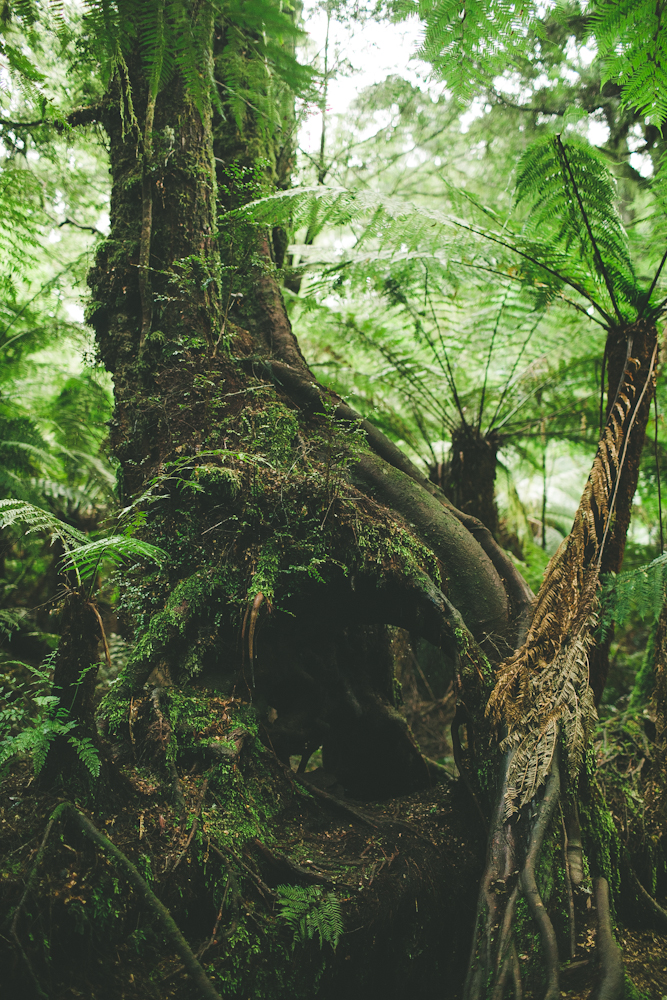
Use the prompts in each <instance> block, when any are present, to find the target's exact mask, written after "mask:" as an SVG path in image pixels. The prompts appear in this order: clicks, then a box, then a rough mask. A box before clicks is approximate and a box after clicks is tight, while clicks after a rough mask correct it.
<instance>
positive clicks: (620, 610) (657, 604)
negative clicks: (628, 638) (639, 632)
mask: <svg viewBox="0 0 667 1000" xmlns="http://www.w3.org/2000/svg"><path fill="white" fill-rule="evenodd" d="M666 594H667V553H665V554H664V555H661V556H658V557H657V559H654V560H653V561H652V562H650V563H648V565H646V566H639V567H638V568H637V569H633V570H628V571H627V572H626V573H619V574H618V575H617V576H614V575H609V576H607V577H605V579H604V580H603V585H602V594H601V596H600V634H601V639H602V640H604V638H605V636H606V635H607V634H608V631H609V629H610V628H611V627H612V625H613V624H616V625H623V624H624V623H625V622H626V621H627V620H628V618H629V617H630V615H631V614H633V613H634V614H639V615H640V617H641V618H643V619H648V620H649V621H650V622H655V621H657V619H658V616H659V615H660V611H661V609H662V606H663V603H664V601H665V595H666Z"/></svg>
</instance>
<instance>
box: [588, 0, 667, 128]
mask: <svg viewBox="0 0 667 1000" xmlns="http://www.w3.org/2000/svg"><path fill="white" fill-rule="evenodd" d="M592 24H593V30H594V32H595V35H596V39H597V44H598V52H599V56H600V59H601V60H602V67H603V76H602V83H603V84H604V83H606V82H607V81H608V80H614V81H616V82H618V83H619V84H620V86H621V90H622V101H623V103H624V104H625V105H626V106H627V107H632V108H636V109H637V111H639V112H640V114H642V115H643V116H645V117H646V119H647V121H648V122H649V123H651V124H653V125H656V126H657V127H658V128H661V127H662V125H663V124H664V122H665V121H666V120H667V5H665V3H664V2H663V0H658V2H657V3H656V2H655V0H598V2H597V3H596V4H595V7H594V10H593V13H592Z"/></svg>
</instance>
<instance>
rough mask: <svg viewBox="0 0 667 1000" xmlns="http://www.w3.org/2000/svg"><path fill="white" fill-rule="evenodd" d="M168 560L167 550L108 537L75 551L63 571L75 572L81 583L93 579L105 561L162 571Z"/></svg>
mask: <svg viewBox="0 0 667 1000" xmlns="http://www.w3.org/2000/svg"><path fill="white" fill-rule="evenodd" d="M167 559H168V555H167V553H166V552H165V551H164V549H160V548H158V547H157V546H156V545H150V544H149V543H148V542H143V541H141V540H140V539H139V538H131V537H129V536H128V535H108V536H107V537H106V538H99V539H97V541H94V542H87V543H86V544H85V545H81V546H79V547H78V548H76V549H72V550H71V551H70V552H68V554H67V555H66V556H65V557H64V558H63V560H62V561H61V563H60V568H61V570H62V571H63V572H67V571H68V570H74V571H75V573H76V574H77V576H78V577H79V579H80V580H81V581H82V582H84V583H85V582H87V581H89V580H90V579H91V578H92V577H94V575H95V573H96V572H97V569H98V567H99V565H100V563H101V562H102V561H103V560H106V561H107V562H108V563H109V564H110V565H111V566H121V565H122V564H123V563H126V562H128V561H130V560H132V561H135V562H153V563H155V564H156V565H157V566H159V567H162V566H164V564H165V563H166V561H167Z"/></svg>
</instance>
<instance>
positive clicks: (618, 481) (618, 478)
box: [597, 343, 658, 570]
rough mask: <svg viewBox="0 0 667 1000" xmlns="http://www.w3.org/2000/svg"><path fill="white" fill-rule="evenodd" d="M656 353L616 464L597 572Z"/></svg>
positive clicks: (656, 351)
mask: <svg viewBox="0 0 667 1000" xmlns="http://www.w3.org/2000/svg"><path fill="white" fill-rule="evenodd" d="M657 353H658V345H657V343H656V345H655V347H654V348H653V354H652V356H651V363H650V365H649V366H648V374H647V375H646V381H645V382H644V388H643V389H642V391H641V394H640V396H639V399H638V400H637V405H636V406H635V408H634V412H633V414H632V417H631V419H630V423H629V425H628V429H627V431H626V433H625V441H624V442H623V452H622V454H621V460H620V462H619V463H618V470H617V472H616V482H615V484H614V493H613V496H612V498H611V503H610V504H609V516H608V517H607V523H606V525H605V529H604V535H603V536H602V542H601V543H600V552H599V554H598V562H597V568H598V570H599V569H600V565H601V563H602V553H603V552H604V546H605V542H606V541H607V535H608V534H609V528H610V527H611V521H612V516H613V513H614V506H615V504H616V497H617V495H618V488H619V486H620V484H621V472H622V471H623V464H624V462H625V456H626V454H627V451H628V444H629V442H630V431H631V430H632V427H633V424H634V422H635V420H636V418H637V413H638V412H639V407H640V406H641V402H642V400H643V398H644V396H645V395H646V390H647V389H648V386H649V382H650V381H651V376H652V374H653V365H654V364H655V358H656V355H657Z"/></svg>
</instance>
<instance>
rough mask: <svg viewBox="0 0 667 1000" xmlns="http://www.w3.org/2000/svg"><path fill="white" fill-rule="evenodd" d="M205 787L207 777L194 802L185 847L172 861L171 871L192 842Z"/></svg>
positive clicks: (175, 867)
mask: <svg viewBox="0 0 667 1000" xmlns="http://www.w3.org/2000/svg"><path fill="white" fill-rule="evenodd" d="M207 788H208V778H204V780H203V782H202V786H201V792H200V794H199V798H198V799H197V802H196V804H195V808H194V810H193V812H194V819H193V820H192V826H191V827H190V833H189V834H188V839H187V840H186V841H185V847H184V848H183V850H182V851H181V853H180V854H179V855H178V857H177V859H176V861H175V862H174V866H173V868H172V869H171V871H172V873H173V872H175V871H176V869H177V868H178V866H179V865H180V863H181V861H182V860H183V857H184V856H185V854H187V851H188V848H189V846H190V844H191V843H192V838H193V837H194V835H195V833H196V832H197V824H198V822H199V814H200V812H201V807H202V805H203V802H204V796H205V795H206V789H207Z"/></svg>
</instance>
